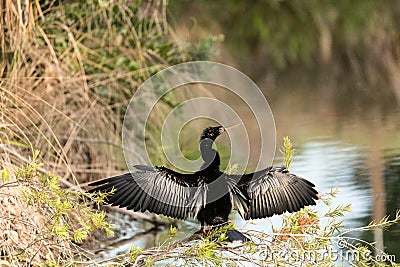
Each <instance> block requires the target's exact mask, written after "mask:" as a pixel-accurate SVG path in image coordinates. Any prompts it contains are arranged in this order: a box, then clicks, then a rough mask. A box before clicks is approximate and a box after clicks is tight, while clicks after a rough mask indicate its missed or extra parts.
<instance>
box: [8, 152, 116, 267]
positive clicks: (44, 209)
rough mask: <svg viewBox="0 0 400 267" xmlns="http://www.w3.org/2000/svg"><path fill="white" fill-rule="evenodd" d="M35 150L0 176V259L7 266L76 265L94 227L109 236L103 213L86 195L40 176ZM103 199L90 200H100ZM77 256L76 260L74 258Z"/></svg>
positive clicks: (83, 258) (86, 256)
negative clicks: (96, 208)
mask: <svg viewBox="0 0 400 267" xmlns="http://www.w3.org/2000/svg"><path fill="white" fill-rule="evenodd" d="M38 154H39V152H35V154H34V156H33V158H32V159H31V161H30V162H29V163H28V164H27V165H26V166H24V167H22V168H19V167H10V168H6V169H3V170H2V171H1V177H0V202H1V203H2V209H1V211H0V214H1V218H2V219H1V220H0V229H2V231H1V232H2V233H1V234H0V236H1V240H2V243H1V246H0V251H1V257H0V259H1V260H0V262H4V261H5V262H7V264H8V265H10V266H22V265H24V266H39V265H43V264H44V263H45V264H46V266H66V265H77V263H78V261H87V260H90V259H91V255H90V254H88V253H87V252H85V251H84V250H83V249H81V248H80V247H79V244H82V243H83V242H85V241H87V240H88V238H89V236H90V235H91V234H92V233H93V232H95V231H98V230H102V234H106V235H112V234H113V231H112V230H111V226H112V225H111V224H110V223H109V222H108V221H107V220H106V214H105V212H104V211H101V212H98V211H95V210H93V209H92V208H91V207H90V206H89V205H88V203H87V199H86V198H85V195H84V194H82V193H81V192H79V191H70V190H65V189H62V188H61V187H60V183H59V178H60V177H57V176H53V175H52V174H43V173H41V172H40V171H39V168H40V167H41V166H42V165H43V164H41V163H39V162H38V161H37V156H38ZM103 198H104V197H103V196H102V198H93V200H95V201H97V203H99V202H98V201H100V199H103ZM78 258H79V260H78Z"/></svg>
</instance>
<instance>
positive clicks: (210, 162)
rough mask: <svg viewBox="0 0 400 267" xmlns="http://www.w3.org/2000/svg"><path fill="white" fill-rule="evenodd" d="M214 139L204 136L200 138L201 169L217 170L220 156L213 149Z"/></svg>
mask: <svg viewBox="0 0 400 267" xmlns="http://www.w3.org/2000/svg"><path fill="white" fill-rule="evenodd" d="M213 143H214V140H212V139H209V138H205V139H201V140H200V153H201V157H202V158H203V160H204V163H203V165H202V166H201V170H202V171H210V170H213V171H219V165H220V158H219V154H218V151H216V150H215V149H213V147H212V145H213Z"/></svg>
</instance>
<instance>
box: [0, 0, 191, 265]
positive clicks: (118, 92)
mask: <svg viewBox="0 0 400 267" xmlns="http://www.w3.org/2000/svg"><path fill="white" fill-rule="evenodd" d="M0 9H1V10H2V15H0V31H1V35H0V47H1V55H0V56H1V57H0V58H1V61H0V62H1V63H0V76H1V79H0V110H1V112H0V164H1V166H2V169H8V170H10V176H11V179H13V177H14V176H13V175H14V170H15V169H16V167H15V166H23V165H26V164H27V163H28V162H29V161H30V158H31V157H32V156H33V154H34V153H35V151H36V150H40V151H41V152H40V154H39V155H40V159H39V161H40V162H43V163H44V167H40V168H39V169H38V171H39V172H42V173H49V172H51V173H55V174H57V175H60V176H61V179H60V180H59V181H60V182H61V183H62V185H63V187H68V188H70V189H71V188H73V189H77V190H79V183H82V182H86V181H88V180H94V179H98V178H103V177H106V176H109V175H111V174H113V173H116V172H118V170H119V169H122V168H123V169H125V163H124V161H123V155H122V149H121V131H122V121H123V116H124V112H125V108H126V106H127V104H128V102H129V100H130V97H131V96H132V95H133V92H134V91H135V90H136V89H137V88H138V86H139V85H140V84H141V83H142V82H143V81H145V80H146V79H147V78H148V77H150V76H151V75H152V74H154V73H155V72H157V71H158V70H160V69H162V68H165V67H167V66H169V65H171V64H176V63H180V62H183V61H185V60H187V59H188V56H187V54H186V52H185V51H184V50H183V48H182V47H181V46H180V45H179V44H178V43H177V42H176V41H175V40H173V39H171V36H173V34H172V31H171V29H170V27H169V25H168V24H167V22H166V3H165V1H162V0H155V1H140V0H139V1H122V0H117V1H111V2H108V1H99V2H97V1H93V2H91V1H89V3H88V2H86V1H79V0H77V1H66V2H62V1H33V0H32V1H21V0H17V1H10V0H5V1H0ZM2 178H4V177H2ZM14 178H15V177H14ZM14 183H15V184H14V186H12V187H7V186H4V180H3V183H2V185H0V189H1V191H0V203H1V205H2V207H3V208H2V209H1V211H0V216H1V217H0V218H1V219H0V232H1V234H0V239H1V240H2V241H1V242H0V254H1V256H4V255H13V259H14V260H13V261H12V262H5V261H0V265H12V266H17V265H24V264H28V265H29V264H32V265H34V266H36V265H43V263H44V261H45V260H46V259H49V258H50V259H51V260H52V262H62V261H61V260H60V259H61V258H63V259H64V263H65V259H68V258H69V259H71V260H72V259H74V260H78V261H79V260H82V259H76V256H77V255H78V254H75V253H76V251H77V250H74V249H76V248H74V249H73V248H71V245H73V243H71V242H70V241H68V242H67V241H60V239H59V238H58V237H57V236H54V235H50V236H49V235H47V236H44V233H47V234H48V227H49V225H48V223H49V221H48V220H49V218H48V217H46V216H48V214H44V213H43V212H42V211H41V209H37V208H35V207H34V205H33V206H32V205H27V203H25V202H24V200H23V198H22V197H21V194H23V193H24V192H23V191H21V190H22V189H21V188H22V187H21V186H20V185H18V183H17V181H15V180H14ZM31 186H33V185H31ZM28 187H29V186H28ZM53 219H54V218H53ZM46 231H47V232H46ZM75 263H76V262H75ZM75 263H74V264H75Z"/></svg>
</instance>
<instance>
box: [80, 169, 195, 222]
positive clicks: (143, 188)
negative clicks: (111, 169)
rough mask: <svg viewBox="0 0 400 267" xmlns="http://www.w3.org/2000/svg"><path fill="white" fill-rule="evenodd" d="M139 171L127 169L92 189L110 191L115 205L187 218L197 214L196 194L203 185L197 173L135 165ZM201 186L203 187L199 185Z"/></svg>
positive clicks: (109, 199) (111, 201) (99, 182)
mask: <svg viewBox="0 0 400 267" xmlns="http://www.w3.org/2000/svg"><path fill="white" fill-rule="evenodd" d="M135 167H136V169H138V171H137V172H132V173H126V174H122V175H118V176H114V177H110V178H107V179H103V180H100V181H96V182H94V183H91V184H89V186H96V188H93V189H91V190H89V191H88V192H89V193H91V192H96V191H100V192H110V191H112V190H113V189H114V190H115V192H114V194H112V195H111V196H109V197H108V200H107V202H108V203H109V204H111V205H112V206H119V207H121V208H122V207H126V208H127V209H132V210H134V211H150V212H153V213H156V214H162V215H165V216H169V217H173V218H177V219H186V218H188V217H190V216H193V210H194V206H195V205H196V201H195V197H196V196H198V197H201V194H196V192H197V191H199V189H197V190H196V189H195V188H196V187H197V184H198V181H196V180H195V179H193V175H188V174H181V173H177V172H174V171H172V170H170V169H167V168H164V167H156V168H154V167H149V166H142V165H139V166H135ZM199 188H201V187H199Z"/></svg>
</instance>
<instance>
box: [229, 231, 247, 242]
mask: <svg viewBox="0 0 400 267" xmlns="http://www.w3.org/2000/svg"><path fill="white" fill-rule="evenodd" d="M226 236H227V237H228V238H227V241H228V242H233V241H242V242H243V243H244V242H248V241H250V239H249V238H248V237H246V236H245V235H244V234H242V233H241V232H239V231H238V230H228V231H226Z"/></svg>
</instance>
